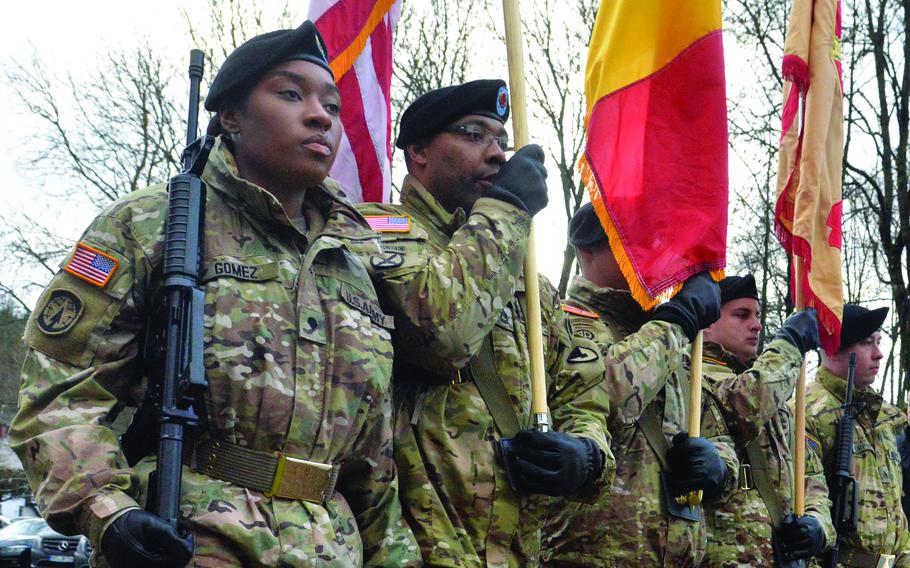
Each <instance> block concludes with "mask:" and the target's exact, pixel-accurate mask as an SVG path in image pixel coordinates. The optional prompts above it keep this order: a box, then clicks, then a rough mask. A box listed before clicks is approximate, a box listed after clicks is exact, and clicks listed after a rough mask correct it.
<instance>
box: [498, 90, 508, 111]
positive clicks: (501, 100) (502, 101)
mask: <svg viewBox="0 0 910 568" xmlns="http://www.w3.org/2000/svg"><path fill="white" fill-rule="evenodd" d="M508 111H509V89H508V88H507V87H499V93H497V94H496V114H498V115H499V116H505V115H506V112H508Z"/></svg>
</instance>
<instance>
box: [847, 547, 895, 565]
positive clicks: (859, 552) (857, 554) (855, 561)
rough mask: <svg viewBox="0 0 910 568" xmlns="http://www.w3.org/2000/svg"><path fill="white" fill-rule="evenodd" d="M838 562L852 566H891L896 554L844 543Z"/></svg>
mask: <svg viewBox="0 0 910 568" xmlns="http://www.w3.org/2000/svg"><path fill="white" fill-rule="evenodd" d="M837 563H838V565H840V566H849V567H850V568H891V567H892V566H894V555H893V554H879V553H877V552H866V551H865V550H863V549H861V548H854V547H852V546H844V545H842V546H841V548H840V552H839V553H838V555H837Z"/></svg>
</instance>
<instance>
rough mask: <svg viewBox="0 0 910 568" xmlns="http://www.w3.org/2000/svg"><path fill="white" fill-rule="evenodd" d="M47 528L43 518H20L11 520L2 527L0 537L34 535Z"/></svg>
mask: <svg viewBox="0 0 910 568" xmlns="http://www.w3.org/2000/svg"><path fill="white" fill-rule="evenodd" d="M45 528H47V523H46V522H44V519H22V520H19V521H15V522H13V523H12V524H11V525H9V526H8V527H6V528H4V529H0V538H3V537H10V536H35V535H36V534H38V533H39V532H41V531H42V530H43V529H45Z"/></svg>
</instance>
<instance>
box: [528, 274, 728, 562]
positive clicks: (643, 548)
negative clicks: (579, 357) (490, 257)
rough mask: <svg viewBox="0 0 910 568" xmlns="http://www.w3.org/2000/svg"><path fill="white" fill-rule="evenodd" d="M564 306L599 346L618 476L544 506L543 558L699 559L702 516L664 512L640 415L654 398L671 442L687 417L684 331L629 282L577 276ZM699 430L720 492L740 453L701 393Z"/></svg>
mask: <svg viewBox="0 0 910 568" xmlns="http://www.w3.org/2000/svg"><path fill="white" fill-rule="evenodd" d="M567 306H568V307H567V308H566V311H567V313H568V318H567V319H568V325H569V328H570V329H571V330H572V334H573V335H575V336H576V337H590V338H592V339H593V340H594V342H595V343H597V345H598V346H599V349H600V352H601V360H602V361H603V365H604V367H605V369H606V377H605V379H604V381H603V382H602V383H601V388H602V389H603V391H604V392H605V393H607V395H608V396H609V398H610V400H611V401H612V404H611V408H610V416H609V425H610V431H611V432H612V434H613V453H614V455H615V456H616V461H617V470H616V478H615V479H614V481H613V486H612V488H611V491H610V493H609V494H604V495H603V496H602V497H601V498H600V500H598V501H597V502H595V503H591V504H587V503H580V504H561V505H560V506H559V507H553V508H551V514H550V516H549V518H548V519H547V523H546V526H545V528H544V542H543V547H544V550H543V555H542V557H543V560H544V563H545V564H546V565H548V566H553V567H562V566H604V567H607V566H610V567H613V566H668V567H669V566H674V567H675V566H697V565H698V563H699V562H700V561H701V559H702V557H703V555H704V550H705V538H706V537H705V524H704V522H694V521H686V520H681V519H679V518H677V517H673V516H670V515H669V514H668V513H667V510H666V508H665V506H664V504H663V489H662V483H661V478H660V477H661V464H660V461H659V459H658V457H657V455H656V453H655V452H654V450H653V449H652V448H651V446H650V444H649V442H648V440H647V438H646V437H645V435H644V433H643V432H642V429H641V428H640V426H639V425H638V420H639V418H641V416H642V412H643V411H644V410H645V409H646V408H648V407H649V406H651V407H656V408H657V409H658V415H659V416H661V417H662V418H663V431H664V434H665V435H666V437H667V444H668V445H669V444H670V441H671V440H672V438H673V436H674V435H675V434H676V433H677V432H679V431H680V430H685V429H686V427H687V420H686V412H687V410H688V400H687V399H686V397H685V394H684V392H686V389H687V383H688V380H689V371H688V367H689V349H688V345H689V341H688V339H687V338H686V336H685V334H683V331H682V329H681V328H680V327H679V326H676V325H672V324H669V323H666V322H661V321H653V322H648V323H645V322H646V321H647V315H646V314H645V312H643V311H642V309H641V307H639V305H638V304H637V303H635V301H634V300H633V299H632V296H631V294H630V293H629V292H626V291H621V290H613V289H610V288H598V287H596V286H594V285H593V284H592V283H591V282H589V281H587V280H586V279H584V278H583V277H581V276H578V277H576V278H575V280H574V281H573V282H572V285H571V286H570V287H569V291H568V300H567ZM703 400H704V402H705V404H704V406H703V412H702V435H703V436H705V437H706V438H708V439H709V440H711V441H712V442H713V443H714V444H715V446H716V447H717V449H718V451H719V452H720V455H721V458H722V459H723V460H724V462H725V463H726V465H727V469H728V473H729V477H728V486H727V488H726V490H725V492H724V495H728V494H729V493H730V491H732V489H733V487H735V484H736V474H737V470H738V468H739V463H738V462H737V461H736V455H735V452H734V450H733V444H732V440H731V439H730V437H729V435H728V434H727V432H726V430H725V427H724V425H723V421H722V419H721V416H720V412H719V411H718V409H717V408H716V407H715V406H714V405H713V403H712V401H711V399H710V397H707V396H705V397H703Z"/></svg>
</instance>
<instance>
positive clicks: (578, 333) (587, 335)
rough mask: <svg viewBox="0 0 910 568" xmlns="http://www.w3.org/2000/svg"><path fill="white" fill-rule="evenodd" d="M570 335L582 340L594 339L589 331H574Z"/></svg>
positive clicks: (592, 333)
mask: <svg viewBox="0 0 910 568" xmlns="http://www.w3.org/2000/svg"><path fill="white" fill-rule="evenodd" d="M572 335H573V336H575V337H581V338H583V339H589V340H592V341H593V340H594V337H596V336H595V335H594V332H593V331H591V330H589V329H574V330H573V331H572Z"/></svg>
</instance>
